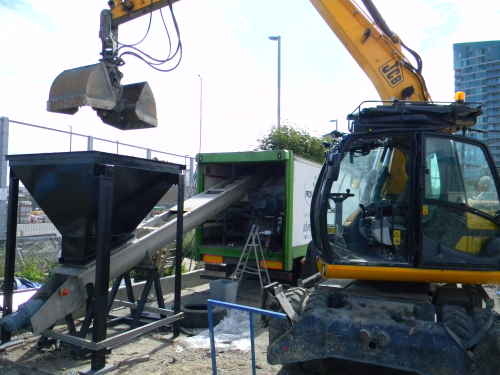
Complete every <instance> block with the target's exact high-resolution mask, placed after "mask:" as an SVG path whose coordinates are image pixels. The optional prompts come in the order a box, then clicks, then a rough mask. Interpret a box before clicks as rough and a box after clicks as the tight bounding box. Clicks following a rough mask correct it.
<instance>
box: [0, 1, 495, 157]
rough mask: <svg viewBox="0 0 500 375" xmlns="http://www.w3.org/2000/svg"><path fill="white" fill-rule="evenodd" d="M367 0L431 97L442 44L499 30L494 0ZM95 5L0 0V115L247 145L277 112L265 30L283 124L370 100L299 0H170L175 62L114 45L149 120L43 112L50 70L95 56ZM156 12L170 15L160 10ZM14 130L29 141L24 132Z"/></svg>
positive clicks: (142, 142)
mask: <svg viewBox="0 0 500 375" xmlns="http://www.w3.org/2000/svg"><path fill="white" fill-rule="evenodd" d="M374 3H375V5H376V6H377V7H378V9H379V11H380V13H381V14H382V15H383V17H384V19H385V20H386V22H387V23H388V25H389V27H390V28H391V29H392V30H393V31H394V32H396V33H397V34H398V35H399V36H400V38H401V39H402V40H403V41H404V43H405V44H406V45H408V46H409V47H410V48H412V49H413V50H415V51H417V52H418V53H419V54H420V56H421V57H422V60H423V76H424V78H425V79H426V82H427V87H428V89H429V92H430V94H431V96H432V98H433V99H434V100H435V101H451V100H453V97H454V84H453V82H454V79H453V75H454V72H453V53H452V52H453V43H463V42H473V41H486V40H498V39H500V28H498V26H497V25H498V24H499V21H500V2H499V1H498V0H477V1H476V2H474V4H473V5H471V2H470V1H467V0H414V1H412V2H400V3H398V4H397V6H394V3H393V2H388V1H383V0H374ZM82 4H84V5H82ZM403 4H404V6H403ZM410 4H411V5H410ZM106 7H107V1H105V0H91V1H86V2H83V3H82V2H72V1H62V0H50V1H44V2H41V1H36V0H16V1H11V0H0V116H6V117H8V118H9V119H11V120H15V121H20V122H25V123H30V124H36V125H41V126H46V127H52V128H55V129H60V130H65V131H69V129H70V128H71V129H72V131H73V132H74V133H78V134H83V135H92V136H95V137H99V138H105V139H111V140H119V141H120V142H124V143H129V144H134V145H138V146H142V147H148V148H151V149H154V150H160V151H164V152H170V153H174V154H180V155H189V156H195V154H196V153H197V152H199V150H200V149H201V151H202V152H231V151H249V150H253V149H254V148H255V147H256V146H257V144H258V141H257V140H258V139H260V138H261V137H262V136H263V135H265V134H268V133H269V131H270V129H271V126H272V125H276V123H277V55H278V53H277V51H278V49H277V42H275V41H271V40H269V39H268V37H269V36H277V35H280V36H281V118H282V123H287V124H292V125H294V124H296V125H297V126H300V127H302V128H306V129H308V130H309V131H310V132H311V133H312V134H315V135H322V134H326V133H328V132H330V131H331V130H333V128H334V124H332V123H331V122H329V121H330V120H332V119H337V120H338V125H339V130H346V129H347V121H346V120H345V118H346V115H347V114H348V113H350V112H352V111H353V110H354V109H355V108H356V107H357V106H358V105H359V104H360V103H361V102H362V101H363V100H374V99H375V100H376V99H378V95H377V92H376V91H375V89H374V87H373V85H372V84H371V82H370V81H369V80H368V78H367V77H366V76H365V74H364V73H363V71H362V70H361V69H360V68H359V67H358V66H357V64H356V62H355V61H354V60H353V59H352V57H351V56H350V54H349V53H348V52H347V50H346V49H345V48H344V47H343V45H342V44H341V43H340V42H339V41H338V39H337V37H336V36H335V34H334V33H333V32H332V31H331V30H330V28H329V27H328V26H327V24H326V23H325V22H324V21H323V19H322V18H321V16H320V15H319V13H318V12H317V11H316V9H315V8H314V7H313V6H312V4H311V3H310V2H309V1H306V0H252V1H250V0H181V1H179V2H177V3H175V4H174V6H173V8H174V14H175V17H176V20H177V23H178V25H179V29H180V35H181V41H182V46H183V57H182V61H181V63H180V65H179V67H178V68H177V69H175V70H173V71H171V72H167V73H162V72H157V71H155V70H153V69H151V68H150V67H148V66H147V65H146V64H144V63H143V62H141V61H139V60H137V59H136V58H134V57H132V56H125V57H124V59H125V62H126V64H125V65H124V66H123V67H122V68H120V69H121V71H122V72H123V74H124V78H123V80H122V83H123V84H130V83H135V82H142V81H148V82H149V84H150V86H151V89H152V91H153V93H154V96H155V99H156V106H157V112H158V122H159V124H158V127H157V128H155V129H142V130H132V131H120V130H117V129H114V128H113V127H110V126H108V125H105V124H103V123H102V122H101V121H100V119H99V118H98V117H97V116H96V114H95V112H94V111H93V110H92V109H91V108H89V107H84V108H82V109H80V111H79V112H78V113H77V114H75V115H73V116H69V115H63V114H55V113H49V112H47V111H46V102H47V99H48V95H49V91H50V87H51V84H52V82H53V81H54V79H55V78H56V77H57V75H58V74H60V73H61V72H62V71H64V70H67V69H73V68H77V67H80V66H85V65H91V64H96V63H97V62H98V60H99V58H100V55H99V53H100V50H101V43H100V40H99V38H98V32H99V15H100V11H101V10H102V9H105V8H106ZM158 13H159V12H155V14H154V15H153V19H152V27H151V31H150V33H149V36H148V38H147V39H146V41H145V42H144V43H143V44H141V45H140V46H139V47H140V48H141V49H143V50H145V51H146V52H147V53H149V54H150V55H152V56H153V57H158V58H164V57H165V56H166V54H167V53H168V51H167V50H168V45H167V39H166V33H165V30H164V28H163V25H162V23H161V18H160V17H159V14H158ZM163 15H164V17H165V19H170V12H169V11H168V9H166V8H165V9H164V10H163ZM148 22H149V16H144V17H141V18H140V19H136V20H133V21H131V22H128V23H126V24H124V25H122V26H120V34H119V40H120V42H122V43H134V42H137V41H138V40H140V39H141V38H142V37H143V36H144V34H145V32H146V29H147V27H148ZM170 31H171V34H175V33H174V32H173V29H172V28H170ZM173 39H175V37H173ZM200 103H201V105H200ZM200 107H201V113H200ZM12 126H15V124H13V125H12ZM200 128H201V145H200ZM47 133H49V132H47ZM24 137H25V138H26V140H27V141H26V142H27V144H29V140H30V134H25V135H24ZM31 141H33V142H35V141H36V142H38V143H44V144H45V143H46V144H47V145H48V147H50V144H51V141H53V140H51V139H49V135H47V139H43V136H42V139H41V137H40V135H39V133H37V136H36V139H31ZM49 151H50V149H49V150H47V152H49ZM26 152H28V150H27V151H26Z"/></svg>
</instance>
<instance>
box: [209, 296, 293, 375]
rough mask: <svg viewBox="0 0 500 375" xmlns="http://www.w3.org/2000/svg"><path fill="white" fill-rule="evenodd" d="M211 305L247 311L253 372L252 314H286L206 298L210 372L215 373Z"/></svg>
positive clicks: (284, 317) (277, 316) (273, 316)
mask: <svg viewBox="0 0 500 375" xmlns="http://www.w3.org/2000/svg"><path fill="white" fill-rule="evenodd" d="M212 305H215V306H221V307H225V308H227V309H236V310H241V311H247V312H248V320H249V321H250V344H251V348H252V349H251V350H252V375H256V373H255V346H254V332H253V314H260V315H266V316H269V317H271V318H277V319H286V314H283V313H277V312H274V311H268V310H263V309H258V308H256V307H250V306H243V305H237V304H234V303H228V302H222V301H215V300H212V299H209V300H207V310H208V327H209V331H210V352H211V356H212V373H213V375H217V363H216V359H215V338H214V317H213V315H212V314H213V313H212Z"/></svg>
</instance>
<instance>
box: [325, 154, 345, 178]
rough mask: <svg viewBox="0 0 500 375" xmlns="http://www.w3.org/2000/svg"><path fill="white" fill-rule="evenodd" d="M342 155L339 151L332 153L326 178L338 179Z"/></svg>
mask: <svg viewBox="0 0 500 375" xmlns="http://www.w3.org/2000/svg"><path fill="white" fill-rule="evenodd" d="M341 160H342V157H341V155H340V154H339V153H330V155H329V156H328V161H327V165H328V167H327V170H326V179H327V180H334V181H336V180H337V179H338V178H339V173H340V161H341Z"/></svg>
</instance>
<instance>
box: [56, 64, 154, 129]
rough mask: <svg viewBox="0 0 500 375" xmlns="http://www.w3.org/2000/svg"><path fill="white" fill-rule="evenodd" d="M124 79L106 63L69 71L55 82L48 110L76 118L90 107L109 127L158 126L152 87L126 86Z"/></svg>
mask: <svg viewBox="0 0 500 375" xmlns="http://www.w3.org/2000/svg"><path fill="white" fill-rule="evenodd" d="M110 72H111V73H110ZM110 77H111V78H110ZM120 78H121V73H120V72H119V71H118V69H117V68H115V69H113V68H111V70H108V68H107V67H106V64H105V63H104V62H100V63H99V64H94V65H89V66H83V67H80V68H76V69H70V70H65V71H64V72H62V73H61V74H59V76H57V78H56V79H55V81H54V82H53V83H52V87H51V88H50V94H49V100H48V101H47V111H49V112H56V113H63V114H68V115H74V114H75V113H76V112H77V111H78V109H79V107H82V106H90V107H92V108H93V109H94V110H95V111H97V115H98V116H99V117H100V118H101V120H102V121H103V122H104V123H105V124H108V125H111V126H114V127H115V128H118V129H120V130H131V129H143V128H151V127H156V126H158V119H157V117H156V102H155V99H154V96H153V92H152V91H151V88H150V87H149V84H148V83H147V82H141V83H133V84H130V85H124V86H122V85H120V84H119V80H120Z"/></svg>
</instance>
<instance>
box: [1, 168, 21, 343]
mask: <svg viewBox="0 0 500 375" xmlns="http://www.w3.org/2000/svg"><path fill="white" fill-rule="evenodd" d="M18 200H19V178H17V176H16V175H14V173H12V171H11V173H10V185H9V208H8V212H7V241H6V244H5V274H4V282H3V285H4V286H3V288H4V297H3V298H4V299H3V313H2V317H3V318H5V317H6V316H7V315H10V314H12V305H13V296H14V269H15V267H16V230H17V204H18ZM1 329H2V334H1V343H2V344H5V343H7V342H9V341H10V339H11V337H12V333H11V332H10V331H7V330H6V329H5V328H3V327H2V328H1Z"/></svg>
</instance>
